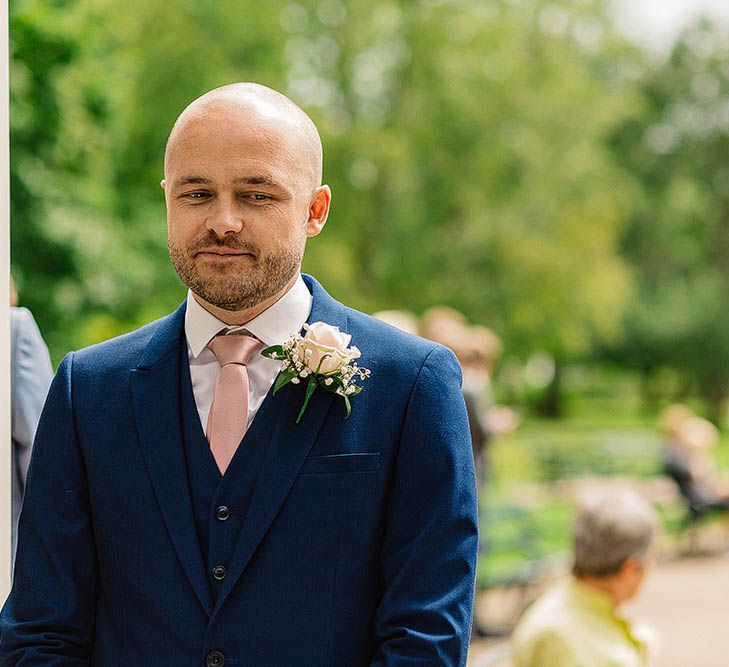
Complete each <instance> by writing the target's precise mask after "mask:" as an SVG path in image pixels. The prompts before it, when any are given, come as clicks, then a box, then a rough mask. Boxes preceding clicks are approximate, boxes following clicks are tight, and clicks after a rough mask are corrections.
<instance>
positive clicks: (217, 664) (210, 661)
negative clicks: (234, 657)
mask: <svg viewBox="0 0 729 667" xmlns="http://www.w3.org/2000/svg"><path fill="white" fill-rule="evenodd" d="M223 665H225V656H224V655H223V654H222V653H221V652H220V651H210V653H208V654H207V656H206V657H205V667H223Z"/></svg>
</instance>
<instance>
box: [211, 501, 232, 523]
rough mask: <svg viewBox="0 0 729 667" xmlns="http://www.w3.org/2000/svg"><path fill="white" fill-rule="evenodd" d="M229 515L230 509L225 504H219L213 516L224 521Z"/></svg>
mask: <svg viewBox="0 0 729 667" xmlns="http://www.w3.org/2000/svg"><path fill="white" fill-rule="evenodd" d="M229 516H230V510H229V509H228V508H227V507H226V506H225V505H221V506H220V507H218V509H216V510H215V518H216V519H217V520H218V521H225V520H226V519H227V518H228V517H229Z"/></svg>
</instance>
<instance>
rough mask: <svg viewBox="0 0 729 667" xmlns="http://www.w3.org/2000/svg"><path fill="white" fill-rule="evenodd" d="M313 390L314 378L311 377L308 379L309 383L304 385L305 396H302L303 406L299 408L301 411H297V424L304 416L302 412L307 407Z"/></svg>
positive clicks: (314, 385)
mask: <svg viewBox="0 0 729 667" xmlns="http://www.w3.org/2000/svg"><path fill="white" fill-rule="evenodd" d="M315 389H316V378H315V377H314V376H313V375H312V376H311V377H310V378H309V382H307V384H306V396H304V404H303V405H302V406H301V410H300V411H299V416H298V417H297V418H296V423H297V424H298V423H299V422H300V421H301V418H302V417H303V416H304V411H305V410H306V406H307V405H309V399H310V398H311V397H312V395H313V394H314V390H315Z"/></svg>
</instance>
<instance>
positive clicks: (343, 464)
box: [0, 276, 477, 667]
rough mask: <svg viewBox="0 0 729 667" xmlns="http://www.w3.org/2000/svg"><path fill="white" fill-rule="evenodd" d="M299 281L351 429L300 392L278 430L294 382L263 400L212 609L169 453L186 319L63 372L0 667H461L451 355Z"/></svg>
mask: <svg viewBox="0 0 729 667" xmlns="http://www.w3.org/2000/svg"><path fill="white" fill-rule="evenodd" d="M306 282H307V284H308V286H309V289H310V290H311V291H312V294H313V305H312V313H311V317H310V321H311V322H314V321H324V322H328V323H330V324H333V325H337V326H339V328H340V329H341V330H342V331H346V332H348V333H351V334H352V344H353V345H357V346H358V347H359V348H360V349H361V350H362V358H361V360H360V363H361V365H362V366H364V367H366V368H370V369H371V371H372V376H371V378H369V379H368V380H366V381H365V382H364V383H363V385H364V389H363V391H362V393H360V394H359V395H358V396H356V397H355V398H353V399H352V415H351V417H350V418H349V419H345V408H344V405H343V401H342V400H341V398H340V397H337V396H335V395H334V394H331V393H329V392H325V391H321V390H319V391H317V392H316V393H315V394H314V396H313V398H312V400H311V403H310V404H309V407H308V409H307V411H306V413H305V415H304V417H303V419H302V421H301V423H300V424H296V423H295V422H296V416H297V413H298V410H299V407H300V405H301V402H302V399H303V387H302V385H298V386H297V385H292V384H290V385H287V386H286V387H285V388H284V389H282V390H281V391H279V392H278V393H277V394H276V396H272V395H271V394H270V393H269V395H268V397H267V398H266V401H271V402H273V404H274V405H273V407H275V409H268V410H266V413H267V414H268V415H270V417H268V418H270V420H271V423H270V424H266V425H265V426H266V427H267V428H266V429H265V432H266V433H267V436H266V437H267V438H268V442H267V443H266V446H265V454H264V459H263V462H262V464H261V472H260V475H259V477H258V480H257V482H256V486H255V489H254V491H253V496H252V500H251V505H250V508H249V512H248V515H247V517H246V520H245V523H244V524H243V528H242V529H241V533H240V535H239V539H238V542H237V546H236V547H235V552H234V556H233V559H232V561H231V562H230V564H229V568H228V576H227V578H226V579H225V581H224V584H223V587H222V589H221V592H220V593H219V595H218V596H217V599H216V600H215V601H213V597H212V595H211V592H210V589H209V585H208V577H207V575H206V572H205V567H204V564H203V560H202V557H201V553H200V547H199V544H198V538H197V534H196V531H195V525H194V520H193V514H192V507H191V500H190V491H189V485H188V483H187V478H186V470H185V458H184V456H183V451H182V450H183V446H182V437H183V436H182V433H181V427H180V418H179V417H180V415H179V400H178V398H179V396H178V394H179V391H180V387H179V382H178V377H179V372H180V370H181V369H180V366H181V363H182V364H184V362H181V359H184V358H186V357H185V356H184V355H181V354H180V351H181V349H180V346H181V345H184V344H185V342H184V341H185V338H184V304H183V306H181V307H180V308H179V309H178V310H177V311H176V312H175V313H173V314H172V315H170V316H168V317H166V318H164V319H162V320H159V321H157V322H154V323H152V324H149V325H147V326H146V327H144V328H142V329H139V330H138V331H135V332H133V333H131V334H128V335H125V336H122V337H120V338H117V339H114V340H111V341H108V342H106V343H102V344H100V345H96V346H94V347H91V348H88V349H85V350H81V351H80V352H76V353H71V354H69V355H68V356H67V357H66V358H65V359H64V360H63V362H62V363H61V365H60V367H59V369H58V373H57V375H56V378H55V380H54V381H53V385H52V387H51V390H50V393H49V397H48V401H47V403H46V406H45V409H44V412H43V416H42V418H41V423H40V426H39V430H38V434H37V437H36V442H35V447H34V453H33V458H32V461H31V465H30V471H29V476H28V486H27V493H26V499H25V503H24V507H23V512H22V515H21V519H20V532H19V545H18V556H17V561H16V569H15V575H14V581H13V589H12V592H11V594H10V597H9V598H8V600H7V602H6V604H5V606H4V608H3V610H2V614H1V615H0V665H29V666H30V665H32V666H33V667H40V666H45V665H54V666H70V665H98V666H100V667H153V666H154V667H160V666H170V667H186V666H188V665H189V666H201V665H205V664H206V656H208V655H209V653H210V652H211V651H220V653H221V654H222V655H223V656H225V665H226V666H235V665H237V666H240V667H242V666H243V665H247V666H254V667H289V666H293V665H296V666H297V667H328V666H332V667H358V666H360V665H361V666H363V667H364V666H366V665H372V666H383V667H384V666H385V665H433V666H436V665H444V666H450V665H454V666H455V665H465V662H466V651H467V644H468V637H469V632H470V623H471V613H472V604H473V594H474V577H475V565H476V552H477V528H476V525H477V522H476V493H475V483H474V471H473V462H472V455H471V445H470V440H469V431H468V422H467V419H466V411H465V408H464V404H463V399H462V396H461V392H460V387H459V379H460V371H459V368H458V365H457V362H456V360H455V357H454V356H453V354H452V353H451V352H450V351H448V350H447V349H445V348H443V347H440V346H437V345H435V344H432V343H430V342H427V341H425V340H423V339H419V338H416V337H413V336H408V335H406V334H403V333H401V332H399V331H397V330H395V329H393V328H392V327H389V326H387V325H385V324H382V323H380V322H378V321H376V320H373V319H372V318H370V317H368V316H366V315H363V314H361V313H358V312H356V311H354V310H351V309H349V308H346V307H344V306H343V305H341V304H340V303H338V302H336V301H335V300H334V299H332V298H331V297H330V296H329V295H328V294H327V293H326V292H325V291H324V290H323V289H322V287H321V286H320V285H319V284H318V283H317V282H316V281H314V280H313V279H310V278H309V277H308V276H307V277H306ZM183 370H186V369H183ZM259 432H260V430H259ZM244 445H245V439H244V441H243V446H244ZM219 664H220V663H219Z"/></svg>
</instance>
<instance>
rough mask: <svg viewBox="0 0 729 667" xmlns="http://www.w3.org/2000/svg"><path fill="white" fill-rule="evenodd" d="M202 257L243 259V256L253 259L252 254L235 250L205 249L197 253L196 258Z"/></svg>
mask: <svg viewBox="0 0 729 667" xmlns="http://www.w3.org/2000/svg"><path fill="white" fill-rule="evenodd" d="M200 255H202V256H203V257H211V256H212V257H241V256H243V255H248V256H249V257H253V254H252V253H250V252H246V251H245V250H236V249H235V248H203V249H202V250H198V251H197V252H196V253H195V256H196V257H197V256H200Z"/></svg>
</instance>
